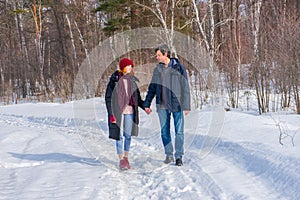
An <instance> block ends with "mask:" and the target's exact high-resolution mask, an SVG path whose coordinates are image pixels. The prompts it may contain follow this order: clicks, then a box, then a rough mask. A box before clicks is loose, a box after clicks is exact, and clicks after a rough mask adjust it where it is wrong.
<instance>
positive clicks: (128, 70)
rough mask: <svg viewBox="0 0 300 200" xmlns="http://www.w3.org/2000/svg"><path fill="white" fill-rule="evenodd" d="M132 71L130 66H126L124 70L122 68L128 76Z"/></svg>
mask: <svg viewBox="0 0 300 200" xmlns="http://www.w3.org/2000/svg"><path fill="white" fill-rule="evenodd" d="M131 71H132V66H131V65H127V66H126V67H125V68H124V71H123V72H124V74H129V73H130V72H131Z"/></svg>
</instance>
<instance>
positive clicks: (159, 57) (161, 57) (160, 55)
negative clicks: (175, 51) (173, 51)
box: [156, 50, 168, 63]
mask: <svg viewBox="0 0 300 200" xmlns="http://www.w3.org/2000/svg"><path fill="white" fill-rule="evenodd" d="M156 59H157V60H158V62H163V63H165V61H166V60H167V59H168V56H167V53H165V54H163V53H162V52H161V51H160V50H158V51H156Z"/></svg>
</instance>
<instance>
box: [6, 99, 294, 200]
mask: <svg viewBox="0 0 300 200" xmlns="http://www.w3.org/2000/svg"><path fill="white" fill-rule="evenodd" d="M100 106H101V105H100ZM99 110H102V111H99V113H97V114H96V117H95V118H96V120H95V119H94V120H85V119H80V120H77V121H76V120H74V119H73V117H74V116H73V114H74V113H73V110H72V105H71V104H63V105H60V104H55V105H52V106H49V104H23V105H19V106H5V107H4V106H3V107H1V110H0V128H1V129H0V130H1V132H0V146H1V151H0V200H10V199H12V200H14V199H28V200H29V199H30V200H32V199H153V200H154V199H222V200H223V199H224V200H226V199H264V200H268V199H293V200H296V199H300V194H299V188H300V156H299V155H298V153H299V147H297V146H295V147H288V148H282V147H281V149H279V148H280V146H278V144H277V141H276V140H277V135H276V137H274V138H270V137H268V138H266V137H261V134H262V133H261V132H259V130H263V131H264V132H268V131H267V130H268V129H270V130H271V132H272V131H273V132H275V131H276V126H274V127H273V126H271V127H270V126H268V125H266V124H269V118H268V117H264V118H263V117H260V116H252V115H249V114H243V113H228V114H227V113H226V121H225V123H224V127H223V134H222V135H221V136H220V137H219V138H218V140H217V143H216V144H215V146H214V148H213V150H211V151H209V152H207V153H206V154H205V153H204V151H203V149H202V147H203V146H202V144H203V141H205V140H207V139H208V138H209V136H207V135H205V133H206V132H207V130H208V128H209V125H207V124H208V123H206V122H205V119H206V117H203V112H200V111H199V112H197V113H196V114H195V113H192V114H191V116H190V117H189V118H188V120H189V121H188V122H187V129H188V128H189V127H188V125H191V124H194V125H196V126H195V127H197V131H196V132H195V131H190V130H189V131H187V133H186V155H185V157H184V165H183V166H182V167H177V166H175V165H165V164H164V163H163V162H162V160H163V159H164V155H163V151H162V147H161V141H160V138H159V130H158V128H157V127H156V126H154V125H155V124H156V118H157V116H156V114H155V113H154V114H151V116H146V115H143V114H141V126H142V127H141V135H140V136H139V137H137V138H133V140H132V149H131V157H130V161H131V165H132V169H131V170H129V171H125V172H120V171H119V170H118V168H117V165H118V163H117V162H118V161H117V156H116V152H115V146H114V142H113V141H112V140H109V139H108V138H107V127H106V116H105V115H106V113H105V112H104V109H99ZM29 111H30V112H29ZM75 114H76V113H75ZM207 114H208V113H205V116H207ZM75 117H76V115H75ZM258 117H260V119H257V118H258ZM241 119H242V120H241ZM248 120H252V121H253V120H257V123H256V126H255V127H253V126H251V129H250V128H249V129H248V130H244V132H245V133H246V132H249V133H251V134H249V135H248V136H247V135H243V136H240V135H238V134H234V133H235V132H238V131H239V132H241V131H240V130H241V129H240V128H241V127H244V128H246V129H247V124H248ZM78 121H80V123H78ZM96 121H97V122H96ZM149 121H151V123H147V124H146V122H149ZM236 121H239V125H238V126H233V125H234V124H235V123H236ZM298 122H299V118H298V116H295V117H290V118H289V125H290V127H293V126H297V123H298ZM199 123H200V124H199ZM75 124H76V125H75ZM78 126H79V129H78ZM190 128H191V127H190ZM191 130H192V129H191ZM199 131H200V132H202V133H203V134H199ZM245 133H244V134H245ZM296 139H298V138H296ZM296 144H297V140H296ZM298 144H300V143H298ZM95 158H96V159H95Z"/></svg>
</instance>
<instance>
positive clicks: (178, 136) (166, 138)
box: [157, 109, 184, 158]
mask: <svg viewBox="0 0 300 200" xmlns="http://www.w3.org/2000/svg"><path fill="white" fill-rule="evenodd" d="M157 113H158V117H159V122H160V127H161V139H162V143H163V145H164V149H165V154H166V155H168V156H173V144H172V138H171V131H170V128H171V127H170V121H171V113H172V115H173V119H174V128H175V158H182V156H183V151H184V150H183V145H184V134H183V130H184V117H183V112H182V111H179V112H171V111H169V110H167V109H158V110H157Z"/></svg>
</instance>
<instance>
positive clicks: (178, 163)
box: [176, 158, 183, 166]
mask: <svg viewBox="0 0 300 200" xmlns="http://www.w3.org/2000/svg"><path fill="white" fill-rule="evenodd" d="M176 165H177V166H182V165H183V163H182V159H181V158H177V159H176Z"/></svg>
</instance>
